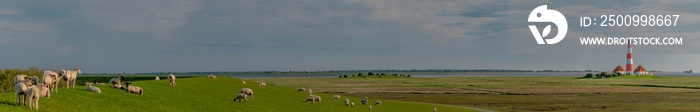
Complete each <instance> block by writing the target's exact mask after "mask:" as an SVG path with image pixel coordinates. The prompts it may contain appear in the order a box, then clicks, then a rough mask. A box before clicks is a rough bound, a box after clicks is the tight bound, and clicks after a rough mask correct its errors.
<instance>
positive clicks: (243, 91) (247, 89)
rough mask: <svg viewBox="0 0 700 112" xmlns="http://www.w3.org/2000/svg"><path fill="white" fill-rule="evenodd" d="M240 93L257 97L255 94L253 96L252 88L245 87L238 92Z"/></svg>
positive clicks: (253, 97)
mask: <svg viewBox="0 0 700 112" xmlns="http://www.w3.org/2000/svg"><path fill="white" fill-rule="evenodd" d="M238 93H243V94H246V95H248V96H250V98H252V99H255V96H253V90H252V89H250V88H243V89H241V91H240V92H238Z"/></svg>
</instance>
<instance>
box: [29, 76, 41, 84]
mask: <svg viewBox="0 0 700 112" xmlns="http://www.w3.org/2000/svg"><path fill="white" fill-rule="evenodd" d="M29 80H31V81H32V85H39V82H41V80H39V77H37V76H31V77H29Z"/></svg>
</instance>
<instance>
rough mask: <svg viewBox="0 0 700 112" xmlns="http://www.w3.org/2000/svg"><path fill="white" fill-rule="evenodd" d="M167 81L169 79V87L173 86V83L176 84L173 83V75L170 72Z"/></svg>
mask: <svg viewBox="0 0 700 112" xmlns="http://www.w3.org/2000/svg"><path fill="white" fill-rule="evenodd" d="M168 81H170V87H173V88H175V85H176V84H177V83H175V75H173V74H170V75H169V76H168Z"/></svg>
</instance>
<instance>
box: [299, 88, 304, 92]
mask: <svg viewBox="0 0 700 112" xmlns="http://www.w3.org/2000/svg"><path fill="white" fill-rule="evenodd" d="M304 91H306V88H299V89H297V92H304Z"/></svg>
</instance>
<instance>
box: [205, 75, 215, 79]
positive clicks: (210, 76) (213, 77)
mask: <svg viewBox="0 0 700 112" xmlns="http://www.w3.org/2000/svg"><path fill="white" fill-rule="evenodd" d="M207 77H209V78H212V79H216V75H207Z"/></svg>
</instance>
